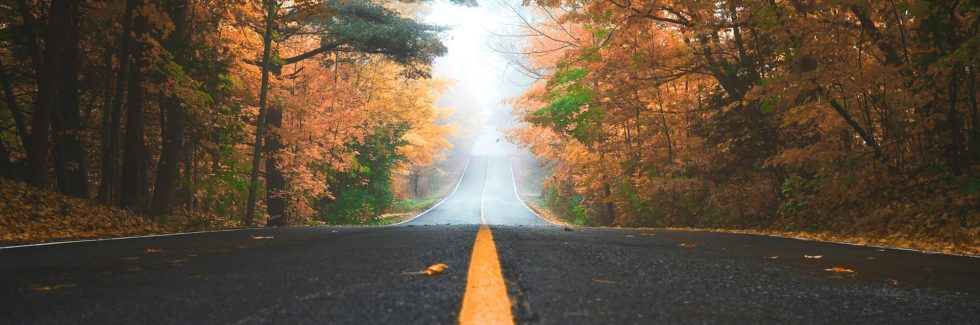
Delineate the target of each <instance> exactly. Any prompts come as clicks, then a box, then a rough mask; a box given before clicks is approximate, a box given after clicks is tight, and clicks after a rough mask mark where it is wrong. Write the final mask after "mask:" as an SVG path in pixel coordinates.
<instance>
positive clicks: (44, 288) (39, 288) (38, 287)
mask: <svg viewBox="0 0 980 325" xmlns="http://www.w3.org/2000/svg"><path fill="white" fill-rule="evenodd" d="M74 286H75V285H74V284H71V283H66V284H55V285H49V286H42V285H33V286H31V289H34V291H51V290H58V289H61V288H71V287H74Z"/></svg>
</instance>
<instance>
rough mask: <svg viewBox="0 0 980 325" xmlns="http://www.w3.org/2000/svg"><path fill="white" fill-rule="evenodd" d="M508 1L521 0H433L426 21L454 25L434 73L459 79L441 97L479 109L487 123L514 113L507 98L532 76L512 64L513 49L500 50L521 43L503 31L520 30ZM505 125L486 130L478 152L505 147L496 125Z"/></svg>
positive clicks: (453, 104) (444, 103)
mask: <svg viewBox="0 0 980 325" xmlns="http://www.w3.org/2000/svg"><path fill="white" fill-rule="evenodd" d="M503 1H509V2H510V3H511V4H512V5H514V6H519V5H520V2H519V1H513V0H481V1H480V5H479V6H478V7H462V6H459V5H454V4H451V3H448V2H445V1H437V2H432V3H431V4H430V5H429V8H428V14H427V15H426V16H425V17H424V18H423V20H424V21H425V22H426V23H429V24H436V25H442V26H445V27H448V28H450V30H449V31H447V32H446V33H445V34H444V35H445V37H444V39H443V42H444V43H445V45H446V46H447V47H448V48H449V53H448V54H447V55H445V56H443V57H440V58H438V59H436V61H435V64H434V76H435V77H437V78H445V79H451V80H455V84H454V85H453V86H452V87H450V89H449V91H448V92H447V93H446V95H445V96H444V97H443V100H441V101H440V105H442V106H449V107H452V108H454V109H455V110H457V111H459V112H462V113H464V114H479V115H480V117H481V120H482V121H484V122H485V123H487V122H489V121H491V120H493V121H500V120H511V119H510V118H506V119H504V118H501V117H503V115H509V114H510V112H511V108H510V106H508V105H506V104H504V100H506V99H509V98H513V97H516V96H519V95H520V94H521V93H522V92H523V91H524V89H526V88H527V86H528V85H527V84H528V83H529V80H527V79H526V78H524V77H523V75H521V74H520V73H519V72H518V71H516V70H514V69H513V68H512V67H511V66H510V65H508V62H509V59H508V57H512V56H513V55H508V54H503V53H501V52H499V50H500V49H503V48H513V47H515V46H519V44H518V43H516V42H520V39H519V38H514V37H503V36H500V35H508V34H517V32H516V31H515V29H514V28H515V27H514V26H515V24H517V22H518V21H519V20H517V16H516V15H515V14H514V12H513V11H512V9H511V8H510V7H508V6H507V5H506V4H505V3H504V2H503ZM498 127H500V126H499V125H497V126H493V127H487V128H485V129H484V130H482V132H481V136H480V137H479V138H478V140H477V143H476V145H475V146H474V153H475V154H485V153H501V151H503V150H504V148H506V147H510V146H507V145H505V142H506V140H503V139H502V140H500V141H499V142H498V141H497V139H500V138H502V135H501V134H500V133H499V132H497V130H495V129H496V128H498Z"/></svg>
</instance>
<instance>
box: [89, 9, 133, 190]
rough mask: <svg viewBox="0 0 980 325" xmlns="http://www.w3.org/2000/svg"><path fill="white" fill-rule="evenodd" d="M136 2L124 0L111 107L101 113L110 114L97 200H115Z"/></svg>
mask: <svg viewBox="0 0 980 325" xmlns="http://www.w3.org/2000/svg"><path fill="white" fill-rule="evenodd" d="M138 5H139V1H138V0H127V1H126V13H125V17H124V18H123V30H122V34H121V36H120V37H121V38H122V48H121V49H120V50H119V56H118V60H119V70H118V71H117V74H116V89H115V94H114V95H113V99H112V108H111V111H110V112H107V113H103V114H110V117H109V125H108V126H105V125H103V127H104V128H106V129H107V132H106V133H107V134H106V135H107V138H108V141H104V142H103V144H104V145H105V146H104V147H103V148H102V163H101V164H100V166H101V169H102V175H101V176H102V177H101V182H100V183H99V195H98V200H99V202H102V203H105V204H112V203H114V202H115V199H116V197H118V195H117V193H116V186H115V185H116V161H117V159H116V155H117V153H118V151H119V128H120V124H121V122H122V121H121V120H122V105H123V95H124V94H125V91H126V74H127V72H128V69H129V60H130V58H129V54H130V53H129V52H130V49H131V48H132V47H133V46H134V43H135V40H134V39H133V38H132V37H130V35H129V34H130V33H131V32H132V30H133V12H134V11H135V9H136V6H138Z"/></svg>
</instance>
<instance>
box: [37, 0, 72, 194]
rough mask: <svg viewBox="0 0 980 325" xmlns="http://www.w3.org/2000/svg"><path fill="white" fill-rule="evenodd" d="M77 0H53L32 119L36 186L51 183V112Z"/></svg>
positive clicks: (44, 185)
mask: <svg viewBox="0 0 980 325" xmlns="http://www.w3.org/2000/svg"><path fill="white" fill-rule="evenodd" d="M75 5H77V1H73V0H62V1H53V2H52V3H51V8H50V10H49V11H48V26H47V33H45V34H46V35H45V42H44V43H45V46H44V57H43V61H44V62H43V64H42V66H41V70H40V71H39V72H38V78H37V88H38V91H37V100H36V101H35V107H34V117H33V120H32V121H31V137H30V141H29V142H28V144H27V148H26V151H27V166H26V168H27V179H28V181H29V182H30V183H32V184H34V185H35V186H40V187H46V186H47V185H48V178H47V176H48V175H47V171H48V135H49V133H50V132H49V131H50V129H51V113H52V111H54V106H55V104H56V103H55V93H56V90H57V87H58V73H59V72H60V71H61V63H62V62H61V59H62V57H63V55H64V53H63V52H64V48H65V38H66V32H67V28H68V24H67V21H68V19H67V18H68V16H69V15H70V14H71V8H72V6H75Z"/></svg>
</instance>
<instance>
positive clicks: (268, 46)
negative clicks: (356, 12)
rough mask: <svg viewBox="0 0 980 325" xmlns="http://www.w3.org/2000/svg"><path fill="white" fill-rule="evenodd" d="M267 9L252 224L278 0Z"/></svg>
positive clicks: (248, 218) (248, 219)
mask: <svg viewBox="0 0 980 325" xmlns="http://www.w3.org/2000/svg"><path fill="white" fill-rule="evenodd" d="M265 8H266V10H267V13H266V18H265V33H264V34H263V36H262V44H263V45H262V47H263V49H262V83H261V85H260V90H259V118H258V119H257V120H256V121H255V146H254V147H253V150H254V151H253V153H252V173H251V175H249V187H248V203H247V204H246V209H245V218H244V220H243V223H244V224H245V226H246V227H251V226H252V221H253V220H254V219H255V204H256V202H255V201H256V199H257V198H258V193H257V191H258V187H259V163H260V162H261V159H262V140H263V136H264V135H263V132H264V131H265V115H266V112H265V111H266V105H267V104H268V99H269V70H270V69H271V68H272V37H273V34H272V32H273V29H274V28H275V20H276V12H277V11H278V9H279V5H278V3H277V2H276V0H265Z"/></svg>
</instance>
